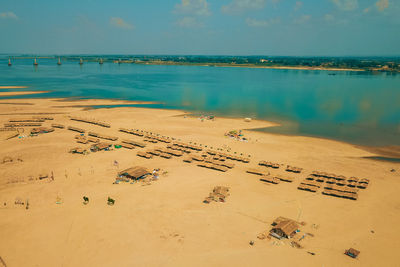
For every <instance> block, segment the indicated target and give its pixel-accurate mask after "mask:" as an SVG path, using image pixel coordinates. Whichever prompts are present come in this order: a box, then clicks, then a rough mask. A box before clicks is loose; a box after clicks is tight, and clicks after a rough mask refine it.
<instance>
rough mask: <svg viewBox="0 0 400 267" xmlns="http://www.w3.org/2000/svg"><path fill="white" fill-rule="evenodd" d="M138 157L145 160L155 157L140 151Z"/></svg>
mask: <svg viewBox="0 0 400 267" xmlns="http://www.w3.org/2000/svg"><path fill="white" fill-rule="evenodd" d="M136 155H137V156H139V157H142V158H145V159H151V158H152V157H153V155H151V154H149V153H146V152H144V151H138V152H137V153H136Z"/></svg>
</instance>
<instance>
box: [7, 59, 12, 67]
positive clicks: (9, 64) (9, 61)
mask: <svg viewBox="0 0 400 267" xmlns="http://www.w3.org/2000/svg"><path fill="white" fill-rule="evenodd" d="M11 65H12V64H11V59H10V58H8V66H10V67H11Z"/></svg>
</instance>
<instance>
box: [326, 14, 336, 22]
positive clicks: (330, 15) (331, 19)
mask: <svg viewBox="0 0 400 267" xmlns="http://www.w3.org/2000/svg"><path fill="white" fill-rule="evenodd" d="M324 19H325V20H326V21H334V20H335V17H334V16H333V15H332V14H325V16H324Z"/></svg>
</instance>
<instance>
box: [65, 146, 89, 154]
mask: <svg viewBox="0 0 400 267" xmlns="http://www.w3.org/2000/svg"><path fill="white" fill-rule="evenodd" d="M69 153H72V154H87V153H88V152H87V150H86V149H84V148H81V147H74V148H71V149H70V150H69Z"/></svg>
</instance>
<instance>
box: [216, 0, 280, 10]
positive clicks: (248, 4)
mask: <svg viewBox="0 0 400 267" xmlns="http://www.w3.org/2000/svg"><path fill="white" fill-rule="evenodd" d="M266 2H267V0H232V2H231V3H230V4H228V5H225V6H222V8H221V10H222V12H224V13H235V12H242V11H245V10H247V9H261V8H264V6H265V3H266ZM274 3H275V2H274Z"/></svg>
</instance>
